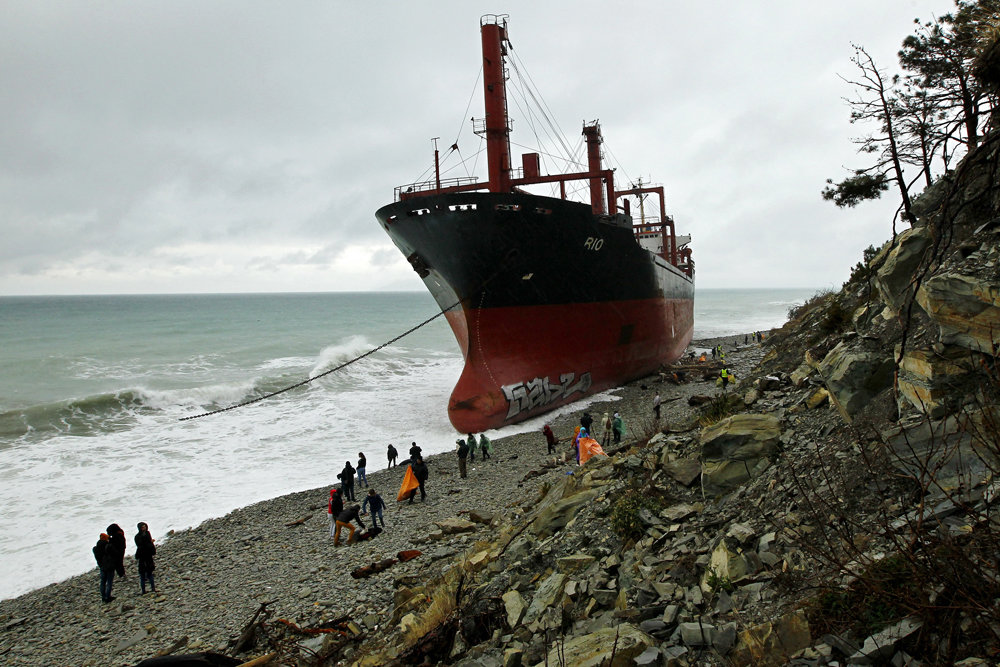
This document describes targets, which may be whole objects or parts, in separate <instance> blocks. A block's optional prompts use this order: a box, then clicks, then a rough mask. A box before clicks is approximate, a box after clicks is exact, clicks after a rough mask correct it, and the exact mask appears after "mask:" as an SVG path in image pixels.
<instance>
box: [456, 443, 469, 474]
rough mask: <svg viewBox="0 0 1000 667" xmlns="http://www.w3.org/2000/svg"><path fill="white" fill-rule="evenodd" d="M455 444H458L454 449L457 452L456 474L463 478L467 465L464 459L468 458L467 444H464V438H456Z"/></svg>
mask: <svg viewBox="0 0 1000 667" xmlns="http://www.w3.org/2000/svg"><path fill="white" fill-rule="evenodd" d="M455 444H457V445H458V449H457V450H456V453H457V454H458V476H459V477H461V478H462V479H465V478H466V475H467V469H468V465H467V464H466V462H465V460H466V459H467V458H469V446H468V445H467V444H465V440H462V439H461V438H459V439H458V440H456V441H455Z"/></svg>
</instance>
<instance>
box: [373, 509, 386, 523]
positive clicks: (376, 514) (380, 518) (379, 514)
mask: <svg viewBox="0 0 1000 667" xmlns="http://www.w3.org/2000/svg"><path fill="white" fill-rule="evenodd" d="M375 517H378V521H376V520H375ZM379 521H381V522H382V527H383V528H385V518H384V517H383V516H382V508H381V507H379V508H378V509H377V510H376V509H373V510H372V525H373V526H377V525H378V522H379Z"/></svg>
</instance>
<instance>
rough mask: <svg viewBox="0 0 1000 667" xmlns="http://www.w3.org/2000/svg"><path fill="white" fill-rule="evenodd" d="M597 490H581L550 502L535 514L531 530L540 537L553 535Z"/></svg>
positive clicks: (590, 499)
mask: <svg viewBox="0 0 1000 667" xmlns="http://www.w3.org/2000/svg"><path fill="white" fill-rule="evenodd" d="M598 492H599V489H591V490H590V491H582V492H580V493H577V494H576V495H572V496H569V497H568V498H563V499H561V500H558V501H556V502H555V503H552V504H551V505H549V506H547V507H546V508H545V509H543V510H541V511H539V512H538V514H537V515H536V516H535V520H534V521H533V522H532V524H531V532H532V533H534V534H535V535H536V536H538V537H540V538H546V537H549V536H550V535H554V534H555V533H557V532H559V531H560V530H562V528H563V527H564V526H565V525H566V524H567V523H569V522H570V520H571V519H572V518H573V517H574V516H575V515H576V511H577V510H578V509H580V507H582V506H583V505H585V504H586V503H589V502H591V501H592V500H593V499H594V498H596V497H597V494H598Z"/></svg>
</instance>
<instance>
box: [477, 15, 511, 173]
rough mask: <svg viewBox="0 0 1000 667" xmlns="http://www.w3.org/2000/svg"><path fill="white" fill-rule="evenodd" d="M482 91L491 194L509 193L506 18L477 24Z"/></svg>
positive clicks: (489, 17) (490, 18)
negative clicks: (478, 25) (484, 103)
mask: <svg viewBox="0 0 1000 667" xmlns="http://www.w3.org/2000/svg"><path fill="white" fill-rule="evenodd" d="M480 32H481V35H482V42H483V91H484V93H485V96H486V155H487V165H488V168H489V189H490V192H510V190H511V182H510V125H509V123H508V119H507V86H506V83H507V81H506V77H507V72H506V68H505V67H504V56H506V55H507V46H506V43H507V16H506V15H500V16H497V15H495V14H488V15H486V16H484V17H483V18H482V20H481V24H480Z"/></svg>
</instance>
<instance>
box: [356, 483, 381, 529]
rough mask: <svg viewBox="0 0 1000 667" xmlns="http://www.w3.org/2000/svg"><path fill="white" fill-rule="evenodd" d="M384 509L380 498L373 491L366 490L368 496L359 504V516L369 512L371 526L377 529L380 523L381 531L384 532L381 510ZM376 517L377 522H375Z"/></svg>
mask: <svg viewBox="0 0 1000 667" xmlns="http://www.w3.org/2000/svg"><path fill="white" fill-rule="evenodd" d="M383 509H385V501H384V500H382V496H380V495H379V494H378V493H376V491H375V489H368V495H367V496H365V501H364V502H363V503H361V514H362V515H364V514H367V513H368V512H369V511H370V512H371V513H372V526H374V527H375V528H378V522H379V521H381V522H382V530H385V517H383V516H382V510H383ZM376 517H378V520H377V521H376Z"/></svg>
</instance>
